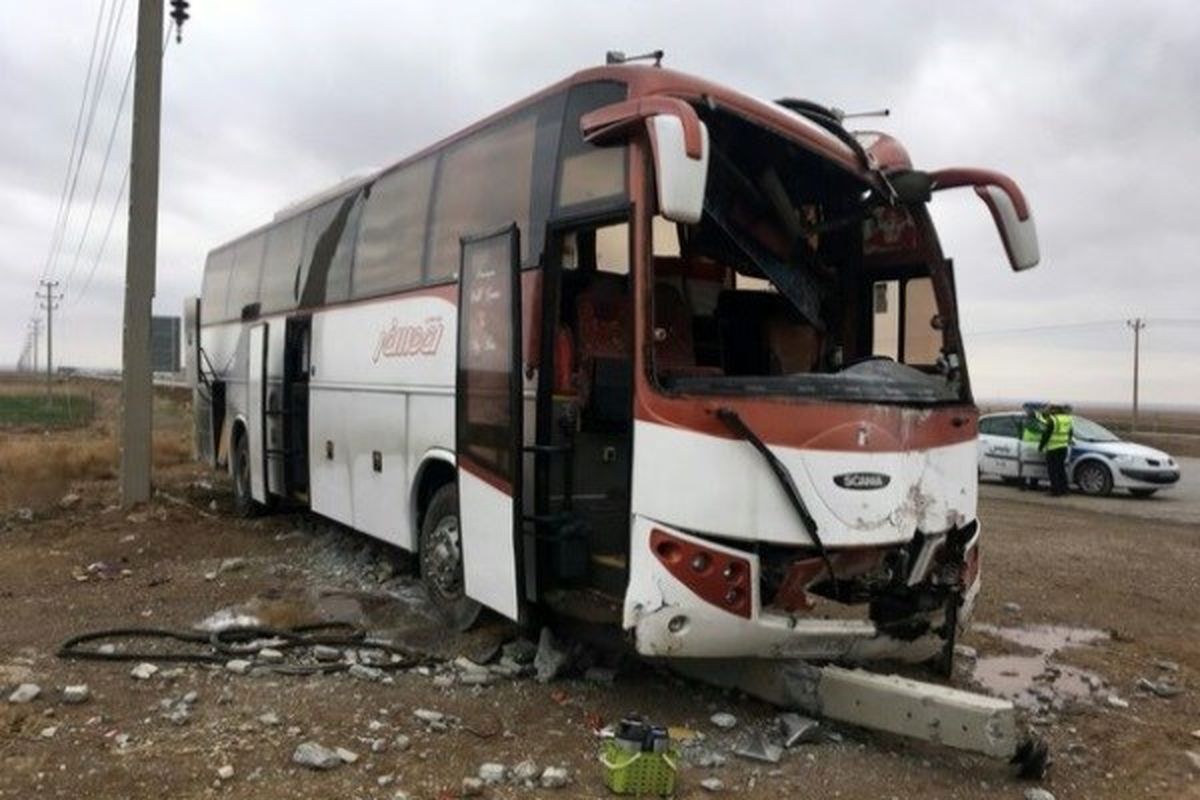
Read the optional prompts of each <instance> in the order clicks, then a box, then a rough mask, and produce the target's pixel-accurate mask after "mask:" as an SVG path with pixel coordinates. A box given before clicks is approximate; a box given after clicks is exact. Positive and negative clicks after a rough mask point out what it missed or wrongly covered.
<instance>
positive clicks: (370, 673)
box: [349, 664, 383, 682]
mask: <svg viewBox="0 0 1200 800" xmlns="http://www.w3.org/2000/svg"><path fill="white" fill-rule="evenodd" d="M349 672H350V677H352V678H358V679H359V680H361V681H372V682H374V681H380V680H383V670H381V669H380V668H379V667H368V666H367V665H366V664H351V665H350V670H349Z"/></svg>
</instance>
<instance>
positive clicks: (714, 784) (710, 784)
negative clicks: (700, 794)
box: [700, 778, 725, 792]
mask: <svg viewBox="0 0 1200 800" xmlns="http://www.w3.org/2000/svg"><path fill="white" fill-rule="evenodd" d="M700 787H701V788H702V789H705V790H706V791H709V792H722V791H724V790H725V782H724V781H723V780H721V779H720V778H705V779H704V780H702V781H700Z"/></svg>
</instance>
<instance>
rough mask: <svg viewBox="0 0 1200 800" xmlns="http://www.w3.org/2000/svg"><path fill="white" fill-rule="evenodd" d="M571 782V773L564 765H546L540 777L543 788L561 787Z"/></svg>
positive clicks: (539, 780) (539, 781)
mask: <svg viewBox="0 0 1200 800" xmlns="http://www.w3.org/2000/svg"><path fill="white" fill-rule="evenodd" d="M570 782H571V773H569V772H568V771H567V770H566V769H565V768H563V767H546V768H545V769H544V770H542V776H541V778H539V779H538V783H539V784H541V787H542V788H543V789H560V788H562V787H563V786H566V785H567V784H568V783H570Z"/></svg>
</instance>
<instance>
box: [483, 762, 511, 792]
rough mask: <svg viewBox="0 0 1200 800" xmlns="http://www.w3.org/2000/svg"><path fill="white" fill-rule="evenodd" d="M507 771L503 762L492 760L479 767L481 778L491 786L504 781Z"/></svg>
mask: <svg viewBox="0 0 1200 800" xmlns="http://www.w3.org/2000/svg"><path fill="white" fill-rule="evenodd" d="M507 771H508V770H507V769H506V768H505V766H504V765H503V764H497V763H495V762H494V761H491V762H488V763H486V764H483V765H481V766H480V767H479V780H481V781H483V782H484V783H486V784H487V785H489V786H495V785H496V784H499V783H503V782H504V775H505V773H506V772H507Z"/></svg>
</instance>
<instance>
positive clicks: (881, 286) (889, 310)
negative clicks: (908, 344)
mask: <svg viewBox="0 0 1200 800" xmlns="http://www.w3.org/2000/svg"><path fill="white" fill-rule="evenodd" d="M871 309H872V315H871V335H872V338H873V341H872V345H871V353H872V355H877V356H887V357H888V358H890V359H892V360H893V361H895V360H898V359H899V358H900V281H875V283H874V285H872V287H871Z"/></svg>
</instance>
